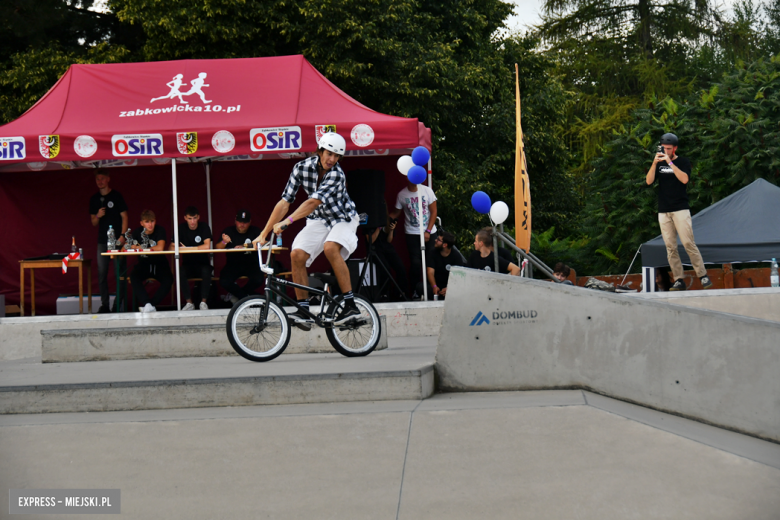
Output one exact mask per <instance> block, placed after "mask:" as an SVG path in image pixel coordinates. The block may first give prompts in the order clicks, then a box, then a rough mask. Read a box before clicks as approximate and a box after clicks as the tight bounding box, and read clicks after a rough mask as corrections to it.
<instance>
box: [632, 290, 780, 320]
mask: <svg viewBox="0 0 780 520" xmlns="http://www.w3.org/2000/svg"><path fill="white" fill-rule="evenodd" d="M629 294H630V295H631V296H633V297H636V298H642V299H645V300H651V301H656V302H666V303H676V304H677V305H685V306H687V307H695V308H697V309H709V310H711V311H719V312H728V313H729V314H738V315H740V316H748V317H751V318H759V319H762V320H770V321H780V289H778V288H776V287H757V288H754V289H717V290H710V291H680V292H656V293H629Z"/></svg>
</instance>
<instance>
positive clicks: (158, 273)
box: [126, 209, 173, 313]
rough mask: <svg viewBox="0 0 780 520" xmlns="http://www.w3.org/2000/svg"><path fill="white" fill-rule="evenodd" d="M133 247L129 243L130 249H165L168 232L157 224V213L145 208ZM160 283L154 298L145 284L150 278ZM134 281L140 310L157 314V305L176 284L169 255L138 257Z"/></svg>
mask: <svg viewBox="0 0 780 520" xmlns="http://www.w3.org/2000/svg"><path fill="white" fill-rule="evenodd" d="M131 236H132V239H133V245H132V246H130V245H128V244H126V246H127V247H128V248H141V249H150V250H152V251H163V250H165V239H166V236H167V235H166V233H165V228H163V227H162V226H158V225H157V218H156V217H155V215H154V211H152V210H150V209H145V210H143V211H142V212H141V227H139V228H136V229H135V230H134V231H133V232H132V235H131ZM150 278H152V279H154V280H157V281H158V282H159V283H160V287H159V288H158V289H157V291H155V293H154V295H153V296H152V297H151V298H150V297H149V295H148V294H147V293H146V288H145V287H144V282H145V281H146V280H148V279H150ZM130 282H131V284H132V286H133V294H135V297H136V299H137V300H138V302H139V303H140V304H141V307H139V308H138V310H139V311H141V312H144V313H148V312H155V311H156V310H157V306H158V305H159V304H160V302H162V300H163V298H165V297H166V296H167V295H168V293H169V292H170V291H171V286H172V285H173V275H172V274H171V267H170V265H168V259H167V258H166V255H141V256H139V257H138V263H137V264H136V265H135V268H133V272H132V273H130Z"/></svg>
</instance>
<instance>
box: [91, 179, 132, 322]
mask: <svg viewBox="0 0 780 520" xmlns="http://www.w3.org/2000/svg"><path fill="white" fill-rule="evenodd" d="M110 182H111V175H110V174H109V173H108V172H107V171H104V170H101V169H100V168H98V169H97V170H95V184H97V187H98V192H97V193H95V194H94V195H92V197H91V198H90V199H89V216H90V217H91V219H92V225H93V226H94V227H96V228H98V246H97V253H98V256H97V265H98V284H99V286H100V309H99V310H98V314H103V313H106V312H111V309H110V299H109V294H108V266H109V265H111V257H108V256H103V255H102V254H101V253H105V252H106V251H108V246H107V244H108V227H109V226H112V228H113V229H114V236H115V237H116V239H117V249H121V247H122V244H123V243H124V241H125V237H124V236H123V233H124V232H125V231H126V230H127V204H125V199H124V198H123V197H122V194H120V193H119V192H118V191H116V190H112V189H111V187H110V186H109V183H110ZM116 267H117V268H118V269H119V271H120V272H119V273H117V275H118V276H124V273H125V270H126V267H127V262H125V259H124V258H119V260H117V266H116Z"/></svg>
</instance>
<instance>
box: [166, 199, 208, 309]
mask: <svg viewBox="0 0 780 520" xmlns="http://www.w3.org/2000/svg"><path fill="white" fill-rule="evenodd" d="M170 249H171V250H173V249H175V247H174V244H173V239H172V240H171V245H170ZM182 249H211V228H210V227H209V225H208V224H206V223H205V222H200V213H199V212H198V208H196V207H195V206H189V207H187V209H186V210H184V222H181V223H180V224H179V251H181V250H182ZM212 269H213V268H212V266H211V261H210V259H209V255H208V253H203V254H198V253H185V254H183V255H181V270H180V271H179V281H180V282H181V293H182V295H183V296H184V299H185V300H186V301H187V304H186V305H185V306H184V308H183V309H182V310H183V311H192V310H195V307H196V305H195V302H193V301H192V293H191V291H190V284H189V279H190V278H200V279H201V282H200V301H198V304H197V308H199V309H200V310H202V311H206V310H208V308H209V306H208V305H207V304H206V302H205V300H206V299H207V298H208V296H209V290H210V289H211V272H212Z"/></svg>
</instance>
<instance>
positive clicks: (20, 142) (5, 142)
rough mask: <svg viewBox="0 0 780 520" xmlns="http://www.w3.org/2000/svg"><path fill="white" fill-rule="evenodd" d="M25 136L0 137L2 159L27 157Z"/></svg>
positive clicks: (0, 158)
mask: <svg viewBox="0 0 780 520" xmlns="http://www.w3.org/2000/svg"><path fill="white" fill-rule="evenodd" d="M26 157H27V151H26V149H25V146H24V137H0V161H17V160H19V159H25V158H26Z"/></svg>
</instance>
